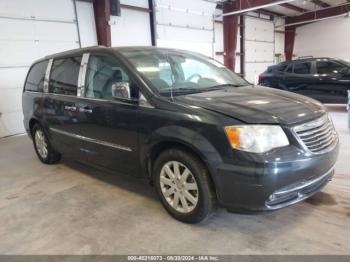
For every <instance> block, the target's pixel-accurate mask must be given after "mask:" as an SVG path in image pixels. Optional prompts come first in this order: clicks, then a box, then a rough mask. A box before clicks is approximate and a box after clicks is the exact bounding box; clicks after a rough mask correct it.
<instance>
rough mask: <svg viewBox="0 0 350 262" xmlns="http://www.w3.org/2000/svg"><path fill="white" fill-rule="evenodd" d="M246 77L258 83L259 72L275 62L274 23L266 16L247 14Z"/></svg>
mask: <svg viewBox="0 0 350 262" xmlns="http://www.w3.org/2000/svg"><path fill="white" fill-rule="evenodd" d="M245 29H246V30H245V74H246V75H245V77H246V79H247V80H248V81H249V82H252V83H256V82H257V79H258V76H259V74H261V73H262V72H264V71H265V70H266V68H267V67H268V66H270V65H272V64H273V63H274V48H275V40H274V34H275V33H274V31H275V30H274V24H273V21H270V20H268V19H264V18H258V17H251V16H245Z"/></svg>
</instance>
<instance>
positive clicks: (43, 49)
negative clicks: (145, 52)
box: [0, 0, 96, 137]
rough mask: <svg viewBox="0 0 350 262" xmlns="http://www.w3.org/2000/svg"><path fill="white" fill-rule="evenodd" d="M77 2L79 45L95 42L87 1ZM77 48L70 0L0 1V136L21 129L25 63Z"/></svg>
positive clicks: (20, 131) (93, 43)
mask: <svg viewBox="0 0 350 262" xmlns="http://www.w3.org/2000/svg"><path fill="white" fill-rule="evenodd" d="M77 5H78V6H77V9H78V10H77V12H78V20H79V22H80V23H81V30H80V31H81V32H80V34H81V39H82V42H83V45H95V43H96V38H95V35H93V34H92V33H91V32H92V30H93V29H92V28H91V27H93V28H95V25H94V21H92V20H91V17H90V16H91V14H92V13H91V3H79V2H78V3H77ZM89 5H90V6H89ZM78 47H79V42H78V32H77V25H76V17H75V13H74V6H73V1H72V0H50V1H48V0H11V1H10V0H0V137H4V136H8V135H13V134H18V133H22V132H24V127H23V122H22V121H23V114H22V103H21V93H22V89H23V84H24V79H25V76H26V74H27V71H28V68H29V66H30V65H31V64H32V63H33V62H34V61H35V60H37V59H39V58H42V57H44V56H46V55H48V54H52V53H57V52H60V51H64V50H69V49H73V48H78Z"/></svg>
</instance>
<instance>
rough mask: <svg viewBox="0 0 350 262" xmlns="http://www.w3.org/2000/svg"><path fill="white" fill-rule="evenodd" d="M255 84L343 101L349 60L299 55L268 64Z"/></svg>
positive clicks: (332, 101) (349, 81) (349, 82)
mask: <svg viewBox="0 0 350 262" xmlns="http://www.w3.org/2000/svg"><path fill="white" fill-rule="evenodd" d="M259 85H261V86H267V87H272V88H277V89H281V90H286V91H290V92H294V93H298V94H301V95H305V96H308V97H312V98H314V99H316V100H318V101H320V102H323V103H330V104H345V103H346V102H347V90H349V89H350V63H349V62H346V61H344V60H341V59H332V58H303V59H298V60H293V61H288V62H283V63H280V64H278V65H274V66H270V67H269V68H268V69H267V70H266V71H265V72H264V73H262V74H261V75H260V76H259Z"/></svg>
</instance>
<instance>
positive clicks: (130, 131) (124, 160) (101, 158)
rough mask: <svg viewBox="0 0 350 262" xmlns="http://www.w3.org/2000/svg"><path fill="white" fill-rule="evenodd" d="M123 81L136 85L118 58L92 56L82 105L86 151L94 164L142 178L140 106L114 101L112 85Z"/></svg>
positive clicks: (89, 159)
mask: <svg viewBox="0 0 350 262" xmlns="http://www.w3.org/2000/svg"><path fill="white" fill-rule="evenodd" d="M121 82H123V83H130V86H131V87H132V85H133V84H132V81H131V79H130V78H129V76H128V75H127V74H126V73H125V70H123V69H122V67H121V66H120V64H119V63H118V61H117V60H116V59H115V58H113V57H110V56H106V55H93V54H91V55H90V58H89V63H88V66H87V70H86V78H85V91H84V92H85V98H84V99H82V100H81V101H80V103H79V113H80V115H81V123H82V124H81V136H82V139H83V141H84V142H83V151H85V152H86V154H87V160H88V162H89V163H91V164H94V165H98V166H101V167H105V168H108V169H111V170H116V171H119V172H121V173H125V174H131V175H138V166H139V165H138V163H139V161H138V132H137V130H138V119H137V118H138V115H139V114H138V112H139V107H138V105H137V104H135V103H133V102H132V101H131V100H130V101H127V100H124V101H122V100H117V99H115V98H113V96H112V86H113V85H115V84H117V83H121Z"/></svg>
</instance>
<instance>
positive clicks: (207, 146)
mask: <svg viewBox="0 0 350 262" xmlns="http://www.w3.org/2000/svg"><path fill="white" fill-rule="evenodd" d="M179 129H182V130H181V131H182V132H180V130H179ZM171 130H172V128H171V127H169V128H167V133H168V136H166V137H164V136H161V137H157V139H156V138H155V137H154V136H156V134H154V136H153V139H152V143H150V144H149V145H148V146H147V147H146V150H145V151H144V152H141V155H143V156H144V158H143V161H142V163H141V168H142V169H144V170H147V176H148V178H149V179H150V180H151V181H152V168H153V164H154V162H155V161H156V159H157V156H158V155H160V154H161V153H162V152H164V151H165V150H168V149H172V148H179V149H182V150H184V151H187V152H189V153H191V154H193V155H194V156H195V157H197V158H198V159H199V160H200V161H201V162H202V164H203V165H204V166H205V167H206V169H207V170H208V173H209V178H210V180H211V182H212V185H213V187H214V190H215V193H216V194H217V187H218V181H217V180H218V179H217V176H216V175H215V174H216V171H215V166H218V165H219V164H220V163H221V162H222V159H221V157H220V155H219V153H218V152H217V151H216V149H215V148H214V146H213V145H211V143H210V142H209V141H208V140H207V139H206V138H204V137H203V136H201V135H200V134H197V133H196V132H195V131H194V130H191V129H187V128H179V127H176V128H175V129H174V130H172V131H174V132H172V131H171ZM185 133H186V134H188V135H184V134H185Z"/></svg>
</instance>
